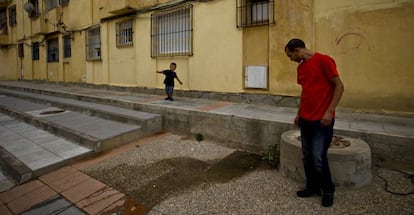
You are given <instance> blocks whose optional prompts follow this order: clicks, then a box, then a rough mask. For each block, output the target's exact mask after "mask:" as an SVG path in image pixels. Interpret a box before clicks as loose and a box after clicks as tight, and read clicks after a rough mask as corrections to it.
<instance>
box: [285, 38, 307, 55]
mask: <svg viewBox="0 0 414 215" xmlns="http://www.w3.org/2000/svg"><path fill="white" fill-rule="evenodd" d="M296 48H306V46H305V42H303V41H302V40H301V39H296V38H295V39H291V40H290V41H289V42H288V43H287V44H286V46H285V51H286V50H289V51H291V52H293V51H295V49H296Z"/></svg>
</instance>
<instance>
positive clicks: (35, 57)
mask: <svg viewBox="0 0 414 215" xmlns="http://www.w3.org/2000/svg"><path fill="white" fill-rule="evenodd" d="M32 60H39V42H34V43H32Z"/></svg>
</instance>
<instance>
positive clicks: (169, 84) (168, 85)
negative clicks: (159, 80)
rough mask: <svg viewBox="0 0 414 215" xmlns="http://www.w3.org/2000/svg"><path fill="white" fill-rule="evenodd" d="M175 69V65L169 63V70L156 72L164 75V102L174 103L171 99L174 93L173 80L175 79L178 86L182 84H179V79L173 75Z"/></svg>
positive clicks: (175, 74)
mask: <svg viewBox="0 0 414 215" xmlns="http://www.w3.org/2000/svg"><path fill="white" fill-rule="evenodd" d="M176 68H177V64H175V63H171V64H170V69H167V70H163V71H156V72H157V73H162V74H164V75H165V79H164V84H165V92H166V93H167V98H165V100H170V101H174V99H173V97H172V96H173V93H174V78H176V79H177V81H178V82H179V83H180V84H183V82H181V81H180V79H179V78H178V76H177V73H175V69H176Z"/></svg>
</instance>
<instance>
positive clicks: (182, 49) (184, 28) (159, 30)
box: [151, 4, 193, 57]
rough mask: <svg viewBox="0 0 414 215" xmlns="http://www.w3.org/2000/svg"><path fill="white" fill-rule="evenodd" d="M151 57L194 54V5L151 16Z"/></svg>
mask: <svg viewBox="0 0 414 215" xmlns="http://www.w3.org/2000/svg"><path fill="white" fill-rule="evenodd" d="M151 25H152V26H151V57H159V56H190V55H192V54H193V47H192V39H193V20H192V5H191V4H190V5H186V6H183V7H181V8H175V9H172V10H168V11H163V12H160V13H157V14H152V15H151Z"/></svg>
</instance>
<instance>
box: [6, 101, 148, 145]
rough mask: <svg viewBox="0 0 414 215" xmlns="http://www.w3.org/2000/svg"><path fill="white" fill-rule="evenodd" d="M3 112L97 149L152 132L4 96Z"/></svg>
mask: <svg viewBox="0 0 414 215" xmlns="http://www.w3.org/2000/svg"><path fill="white" fill-rule="evenodd" d="M0 111H2V112H4V113H7V114H8V115H11V116H14V117H16V118H19V119H21V120H23V121H25V122H27V123H30V124H32V125H34V126H37V127H40V128H42V129H43V130H47V131H50V132H52V133H53V134H56V135H57V136H61V137H65V138H67V139H70V140H72V141H74V142H76V143H78V144H81V145H84V146H86V147H88V148H91V149H92V150H93V151H95V152H100V151H104V150H107V149H110V148H112V147H115V146H118V145H121V144H123V143H128V142H130V141H133V140H137V139H138V138H141V137H143V136H146V135H148V134H146V133H143V131H142V129H141V126H140V125H132V124H126V123H121V122H116V121H111V120H107V119H102V118H99V117H94V116H89V115H86V114H83V113H78V112H72V111H67V110H63V109H60V108H57V107H54V106H50V105H45V104H39V103H34V102H32V101H27V100H23V99H19V98H13V97H9V96H4V95H3V96H0Z"/></svg>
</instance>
